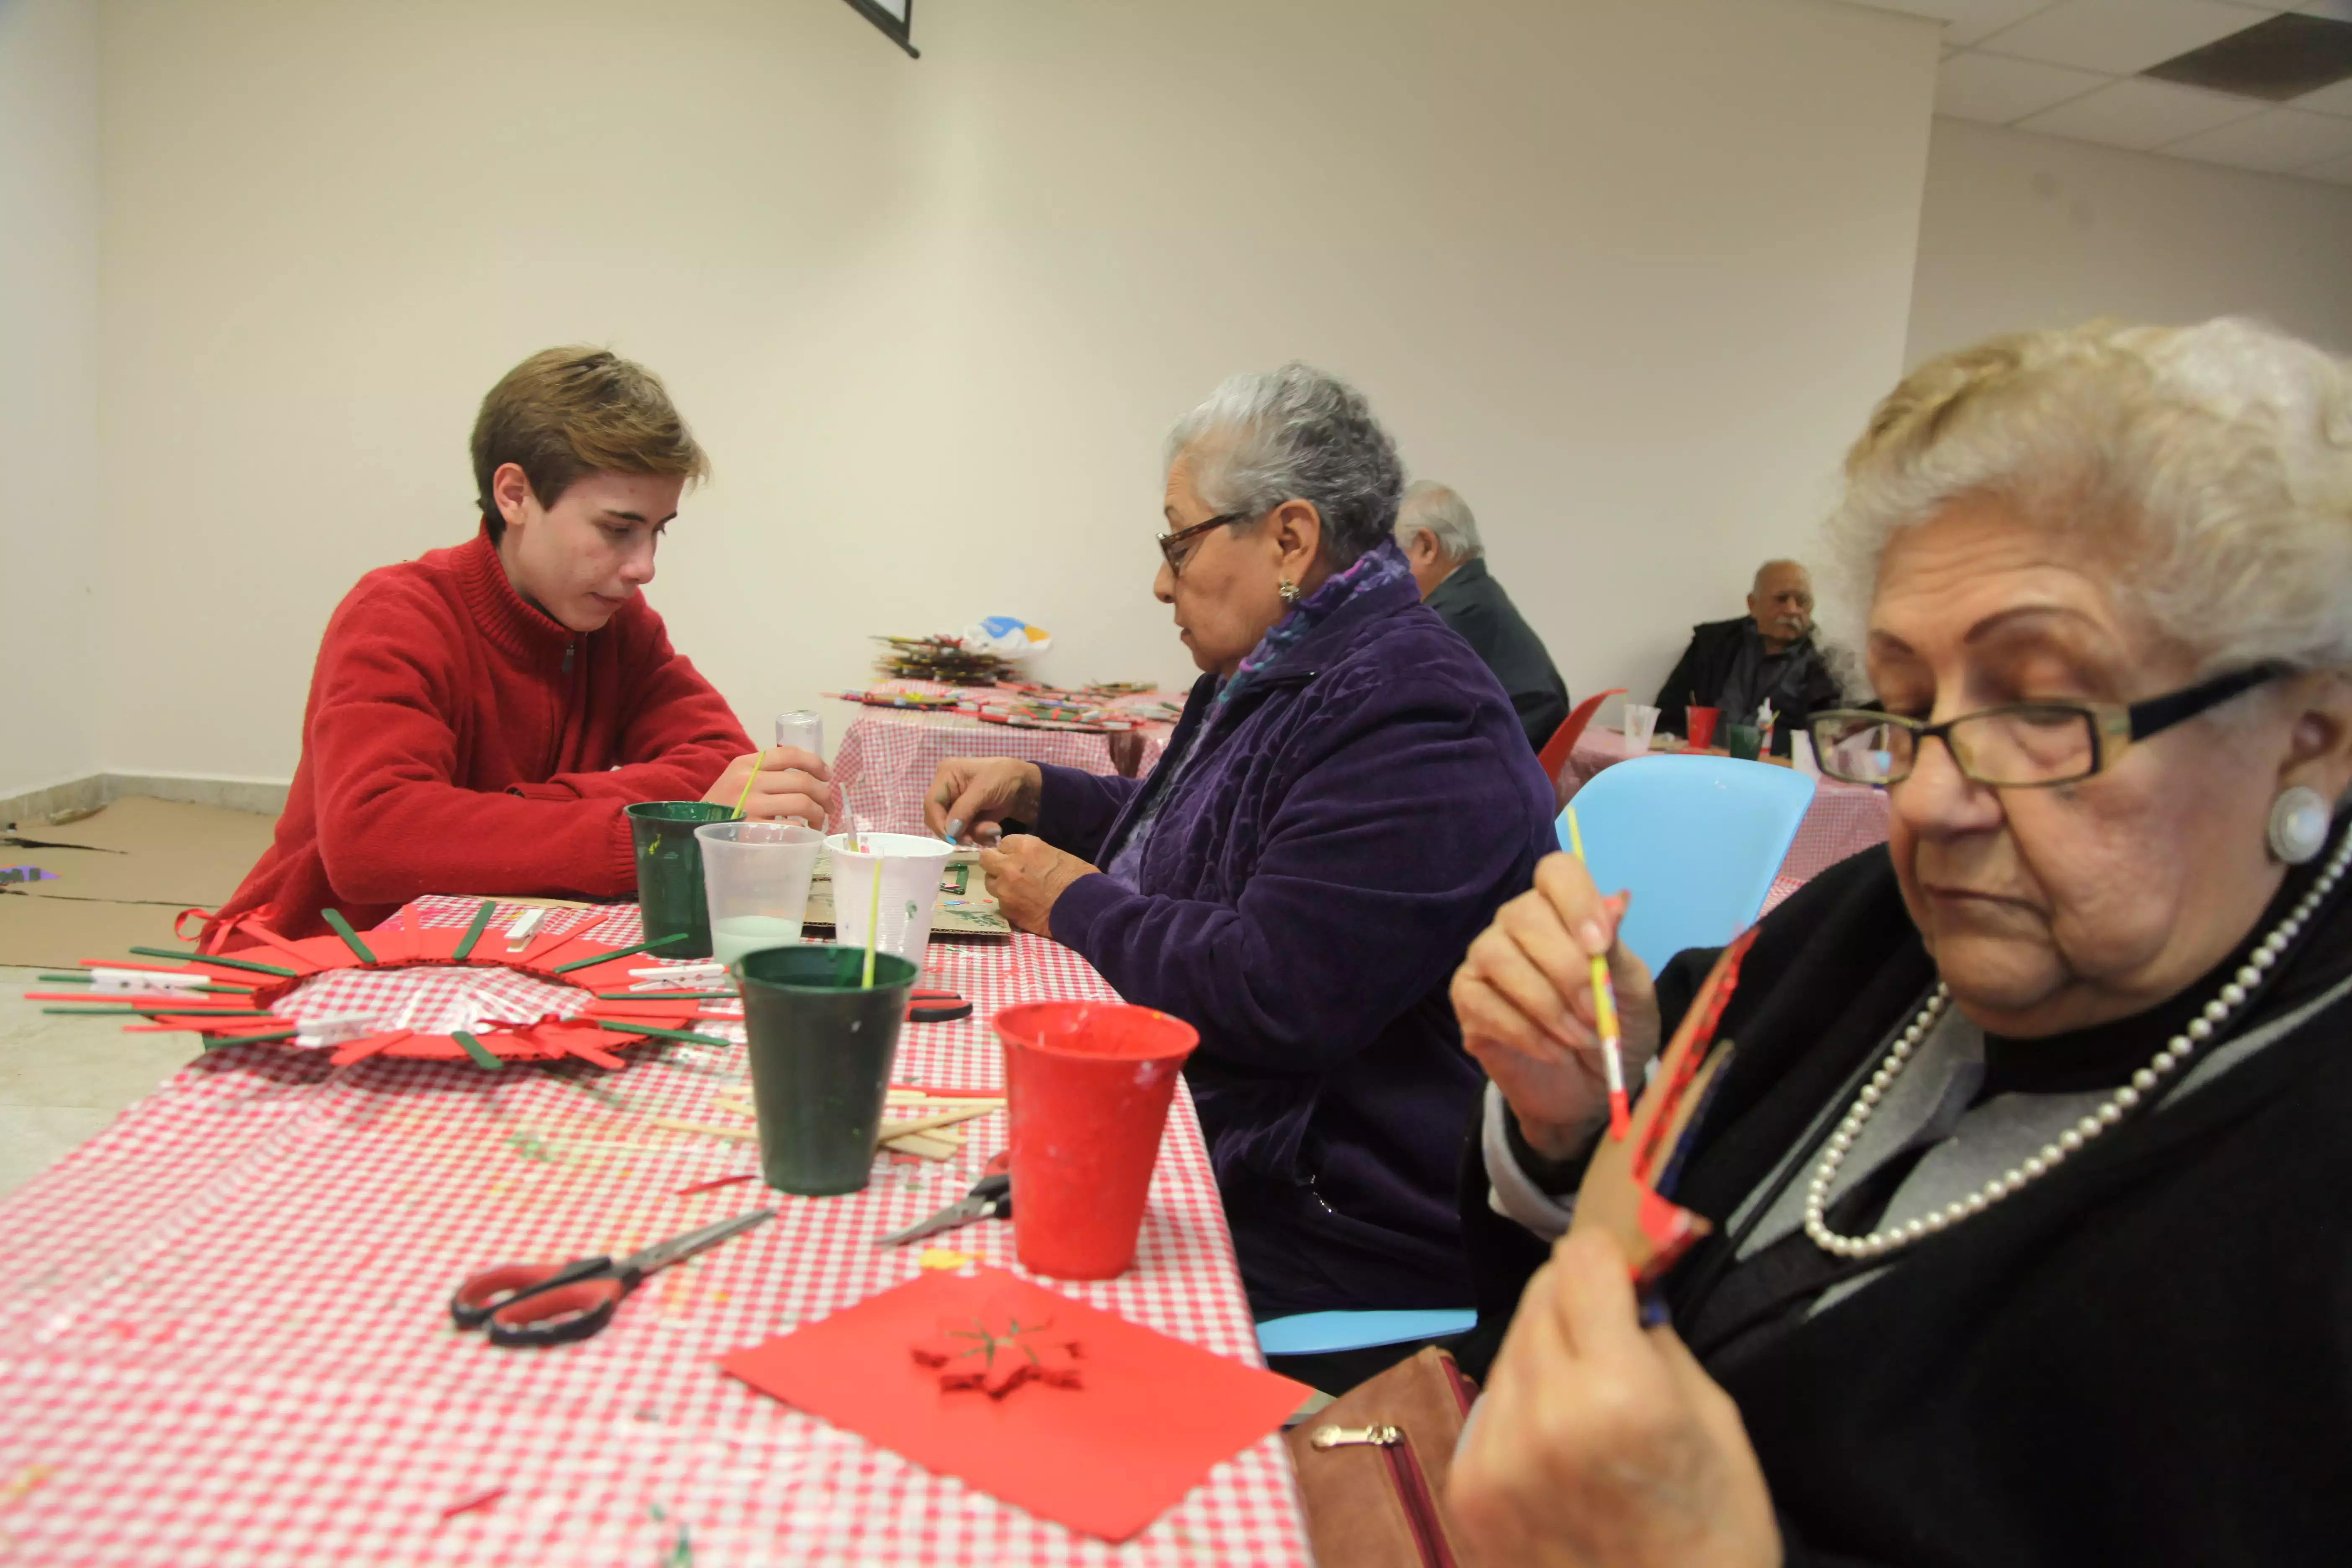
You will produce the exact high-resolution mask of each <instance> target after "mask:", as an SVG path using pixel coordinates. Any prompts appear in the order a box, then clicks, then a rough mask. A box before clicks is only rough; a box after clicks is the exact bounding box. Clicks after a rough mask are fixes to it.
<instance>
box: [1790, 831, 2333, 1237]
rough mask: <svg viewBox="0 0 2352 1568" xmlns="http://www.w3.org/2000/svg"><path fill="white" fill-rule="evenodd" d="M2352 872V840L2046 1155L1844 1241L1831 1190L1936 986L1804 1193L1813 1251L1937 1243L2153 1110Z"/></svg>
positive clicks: (1923, 1021) (1934, 1003) (1938, 993)
mask: <svg viewBox="0 0 2352 1568" xmlns="http://www.w3.org/2000/svg"><path fill="white" fill-rule="evenodd" d="M2347 868H2352V833H2347V834H2346V835H2345V837H2344V841H2343V842H2342V843H2341V844H2339V845H2338V846H2337V847H2336V853H2335V855H2334V856H2332V857H2331V858H2329V860H2328V862H2327V865H2326V868H2325V869H2324V870H2322V871H2321V872H2320V874H2319V879H2318V880H2317V881H2315V882H2314V883H2313V884H2312V885H2311V889H2310V890H2309V891H2307V892H2305V894H2304V896H2303V897H2302V899H2300V900H2297V902H2296V903H2295V906H2294V910H2291V911H2290V912H2289V913H2288V915H2287V917H2286V918H2285V919H2284V920H2283V921H2279V923H2278V926H2277V928H2276V929H2275V930H2273V931H2272V932H2271V933H2270V935H2268V936H2267V937H2264V938H2263V941H2262V943H2261V945H2260V946H2258V947H2256V948H2255V949H2254V951H2253V952H2251V953H2249V954H2248V955H2247V957H2246V962H2245V963H2242V964H2241V965H2240V966H2239V968H2238V972H2237V973H2236V974H2234V975H2232V976H2231V978H2230V980H2229V981H2228V983H2227V984H2224V985H2223V986H2222V987H2221V994H2219V995H2217V996H2216V997H2214V998H2213V1000H2211V1001H2210V1002H2208V1003H2206V1004H2205V1007H2204V1010H2203V1011H2202V1012H2201V1013H2200V1014H2199V1015H2198V1016H2196V1017H2194V1018H2192V1019H2190V1020H2189V1026H2188V1027H2187V1028H2186V1029H2184V1030H2182V1031H2181V1032H2180V1033H2179V1034H2177V1035H2175V1036H2173V1037H2172V1038H2171V1039H2169V1040H2168V1041H2166V1042H2165V1045H2164V1048H2163V1049H2162V1050H2160V1051H2158V1052H2157V1053H2156V1055H2155V1057H2154V1058H2151V1059H2150V1060H2149V1062H2148V1064H2147V1066H2146V1067H2144V1068H2140V1069H2139V1070H2138V1071H2137V1072H2136V1073H2134V1074H2132V1076H2131V1081H2130V1082H2129V1083H2126V1084H2125V1085H2124V1086H2123V1087H2122V1088H2121V1089H2116V1091H2115V1093H2113V1094H2111V1095H2109V1096H2108V1097H2107V1100H2106V1103H2105V1104H2104V1105H2102V1106H2100V1107H2099V1108H2098V1110H2095V1111H2092V1112H2091V1113H2090V1114H2089V1115H2087V1116H2084V1117H2083V1118H2082V1119H2081V1120H2080V1121H2076V1122H2075V1123H2074V1126H2072V1127H2069V1128H2068V1129H2066V1131H2063V1132H2061V1133H2060V1134H2058V1141H2057V1142H2054V1143H2044V1144H2043V1145H2042V1149H2041V1152H2038V1153H2036V1154H2032V1155H2030V1156H2028V1157H2027V1158H2026V1159H2025V1160H2023V1161H2021V1162H2020V1163H2017V1164H2015V1165H2011V1167H2010V1168H2009V1169H2008V1170H2006V1171H2004V1172H2002V1173H2000V1175H1998V1176H1996V1177H1994V1178H1993V1179H1992V1180H1991V1181H1990V1182H1987V1183H1986V1184H1984V1185H1983V1186H1981V1187H1979V1188H1978V1189H1977V1190H1976V1191H1975V1192H1973V1193H1970V1194H1969V1195H1968V1196H1967V1197H1965V1198H1960V1199H1958V1200H1956V1201H1954V1202H1952V1203H1948V1204H1946V1205H1944V1206H1943V1207H1942V1208H1940V1209H1934V1210H1931V1211H1929V1212H1928V1213H1927V1214H1924V1215H1920V1216H1919V1217H1918V1218H1916V1219H1912V1220H1906V1221H1905V1222H1904V1223H1903V1224H1901V1225H1897V1226H1887V1227H1886V1228H1885V1229H1883V1230H1874V1231H1872V1232H1871V1233H1870V1234H1869V1235H1868V1236H1840V1235H1838V1234H1837V1233H1836V1232H1835V1231H1833V1230H1832V1229H1831V1228H1830V1227H1829V1221H1828V1219H1827V1218H1826V1217H1825V1215H1826V1214H1827V1211H1828V1209H1829V1204H1830V1189H1831V1187H1832V1185H1833V1184H1835V1182H1836V1179H1837V1173H1838V1167H1839V1166H1840V1165H1842V1164H1843V1163H1845V1157H1846V1155H1847V1154H1848V1153H1850V1152H1852V1151H1853V1146H1854V1143H1855V1142H1856V1140H1858V1139H1859V1138H1860V1137H1861V1136H1862V1130H1863V1128H1864V1126H1865V1125H1866V1124H1867V1123H1868V1122H1869V1121H1870V1118H1871V1115H1872V1113H1873V1112H1874V1111H1875V1110H1877V1109H1878V1105H1879V1102H1880V1101H1881V1100H1885V1098H1886V1094H1887V1091H1888V1090H1889V1089H1892V1088H1893V1087H1894V1084H1895V1079H1898V1078H1900V1077H1902V1076H1903V1069H1904V1068H1906V1066H1908V1065H1909V1064H1910V1060H1911V1056H1912V1053H1913V1052H1915V1051H1916V1050H1917V1049H1918V1048H1919V1042H1920V1041H1922V1040H1924V1039H1926V1038H1927V1036H1928V1035H1929V1033H1930V1032H1932V1031H1933V1029H1934V1028H1935V1026H1936V1021H1937V1019H1938V1018H1940V1017H1941V1016H1943V1012H1944V1009H1945V1007H1946V1006H1948V1005H1949V1004H1950V1001H1951V993H1950V991H1949V990H1948V989H1947V988H1946V987H1945V986H1944V984H1942V983H1941V982H1940V981H1939V982H1937V985H1936V989H1935V991H1934V993H1933V994H1930V995H1929V996H1928V998H1927V1005H1925V1006H1923V1007H1921V1008H1920V1009H1919V1012H1918V1016H1916V1017H1914V1018H1913V1019H1912V1020H1911V1022H1910V1024H1909V1025H1908V1026H1906V1028H1905V1029H1904V1031H1903V1033H1902V1035H1901V1036H1900V1037H1897V1038H1896V1040H1895V1044H1894V1046H1893V1047H1892V1048H1890V1049H1889V1050H1888V1051H1887V1053H1886V1057H1885V1060H1883V1061H1881V1062H1880V1063H1879V1064H1878V1070H1877V1071H1876V1072H1874V1073H1873V1074H1872V1075H1871V1078H1870V1081H1869V1082H1868V1083H1866V1084H1864V1086H1863V1089H1862V1093H1861V1095H1860V1096H1859V1097H1858V1098H1857V1099H1856V1100H1854V1102H1853V1109H1852V1110H1848V1111H1847V1112H1846V1113H1845V1120H1844V1121H1841V1122H1839V1123H1838V1127H1837V1131H1834V1132H1832V1133H1831V1134H1830V1141H1829V1143H1828V1145H1827V1146H1826V1147H1825V1148H1824V1150H1823V1151H1822V1163H1820V1164H1819V1165H1818V1166H1816V1167H1814V1170H1813V1176H1812V1180H1811V1182H1810V1183H1808V1184H1807V1185H1806V1188H1805V1234H1806V1235H1807V1236H1809V1237H1812V1238H1813V1245H1815V1246H1816V1247H1820V1248H1821V1249H1822V1251H1824V1252H1831V1253H1835V1254H1836V1255H1837V1256H1838V1257H1840V1258H1880V1257H1884V1256H1885V1255H1886V1254H1887V1253H1890V1252H1895V1251H1897V1250H1899V1249H1900V1248H1902V1247H1908V1246H1910V1245H1911V1244H1912V1243H1913V1242H1915V1241H1917V1240H1919V1239H1920V1238H1922V1237H1929V1236H1933V1235H1935V1234H1936V1233H1937V1232H1938V1231H1940V1230H1944V1229H1946V1228H1948V1227H1949V1226H1954V1225H1957V1224H1958V1223H1959V1222H1960V1221H1962V1220H1964V1219H1968V1218H1970V1217H1971V1216H1973V1215H1980V1214H1982V1213H1984V1211H1985V1210H1987V1209H1989V1208H1990V1207H1991V1206H1992V1205H1995V1204H1997V1203H1999V1202H2000V1200H2001V1199H2003V1198H2005V1197H2008V1196H2009V1195H2010V1194H2012V1193H2015V1192H2017V1191H2018V1190H2019V1189H2021V1188H2022V1187H2024V1186H2026V1185H2027V1184H2030V1183H2032V1182H2033V1181H2036V1180H2038V1179H2039V1178H2041V1177H2042V1176H2046V1175H2048V1174H2049V1173H2051V1172H2052V1171H2054V1170H2056V1169H2057V1168H2058V1167H2059V1166H2060V1165H2062V1164H2063V1163H2065V1162H2066V1159H2067V1157H2068V1156H2070V1155H2072V1154H2074V1153H2076V1152H2079V1151H2080V1150H2081V1149H2082V1148H2083V1147H2084V1145H2085V1144H2087V1143H2089V1142H2091V1141H2092V1140H2093V1139H2095V1138H2096V1137H2098V1136H2099V1135H2100V1134H2101V1133H2104V1132H2105V1131H2107V1130H2108V1129H2109V1128H2111V1127H2113V1126H2115V1125H2116V1123H2117V1122H2120V1121H2123V1119H2124V1117H2125V1116H2126V1114H2127V1113H2128V1112H2130V1111H2131V1110H2134V1109H2135V1108H2137V1107H2138V1106H2139V1105H2141V1104H2142V1103H2144V1102H2145V1103H2153V1102H2154V1100H2153V1096H2154V1091H2155V1089H2156V1088H2157V1086H2158V1085H2159V1084H2161V1083H2162V1082H2163V1081H2164V1080H2165V1079H2167V1078H2168V1077H2169V1076H2170V1075H2171V1074H2172V1073H2173V1072H2175V1071H2176V1070H2178V1069H2179V1067H2180V1065H2181V1064H2182V1063H2184V1062H2186V1061H2187V1060H2188V1059H2189V1057H2190V1056H2191V1055H2192V1054H2194V1052H2195V1051H2196V1050H2197V1048H2198V1047H2200V1046H2201V1045H2203V1044H2204V1043H2205V1042H2206V1041H2208V1040H2210V1039H2211V1038H2213V1037H2214V1035H2215V1034H2216V1032H2217V1031H2219V1030H2220V1028H2221V1025H2222V1024H2223V1022H2225V1021H2226V1020H2227V1019H2228V1018H2229V1016H2230V1015H2231V1014H2232V1013H2234V1012H2236V1011H2237V1010H2238V1009H2239V1008H2240V1007H2242V1006H2243V1005H2245V1002H2246V998H2247V996H2248V995H2249V994H2251V993H2252V991H2253V989H2254V987H2255V986H2256V985H2258V984H2261V982H2262V978H2263V973H2264V972H2265V971H2266V970H2268V969H2270V968H2271V966H2272V965H2273V964H2275V963H2278V961H2279V957H2280V955H2281V954H2283V953H2284V952H2286V949H2287V944H2288V943H2290V942H2293V941H2294V939H2295V938H2296V937H2297V936H2298V935H2300V934H2301V933H2302V931H2303V928H2304V925H2305V922H2306V921H2309V920H2310V919H2311V917H2312V915H2313V914H2314V913H2315V912H2316V911H2317V910H2318V908H2319V906H2320V903H2321V901H2322V900H2325V899H2326V897H2327V895H2328V894H2329V893H2330V892H2331V891H2333V890H2334V889H2335V887H2336V883H2337V882H2338V881H2340V880H2342V879H2343V877H2344V873H2345V871H2346V869H2347Z"/></svg>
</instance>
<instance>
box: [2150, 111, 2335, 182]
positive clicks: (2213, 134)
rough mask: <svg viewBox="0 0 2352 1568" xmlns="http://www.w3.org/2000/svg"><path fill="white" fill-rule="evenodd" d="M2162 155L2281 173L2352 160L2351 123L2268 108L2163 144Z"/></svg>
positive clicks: (2323, 115)
mask: <svg viewBox="0 0 2352 1568" xmlns="http://www.w3.org/2000/svg"><path fill="white" fill-rule="evenodd" d="M2164 151H2165V152H2166V153H2168V154H2169V155H2170V156H2173V157H2177V158H2195V159H2199V160H2200V161H2201V162H2204V163H2228V164H2231V166H2233V167H2235V168H2240V169H2266V170H2268V171H2270V172H2271V173H2272V174H2287V173H2289V172H2291V171H2293V170H2297V169H2307V168H2309V167H2311V166H2312V165H2313V164H2315V163H2326V162H2328V161H2330V160H2331V159H2336V158H2352V120H2338V119H2336V118H2335V117H2334V116H2332V115H2326V114H2305V113H2303V112H2302V111H2301V110H2294V109H2266V110H2263V111H2262V112H2261V113H2260V114H2257V115H2255V116H2253V117H2252V119H2248V120H2241V121H2238V122H2237V123H2235V124H2233V125H2224V126H2222V127H2221V128H2220V129H2219V130H2215V131H2206V132H2199V133H2198V134H2197V135H2195V136H2190V137H2187V138H2185V139H2183V140H2181V141H2179V142H2167V143H2166V144H2165V147H2164Z"/></svg>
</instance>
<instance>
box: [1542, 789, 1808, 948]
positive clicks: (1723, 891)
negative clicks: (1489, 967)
mask: <svg viewBox="0 0 2352 1568" xmlns="http://www.w3.org/2000/svg"><path fill="white" fill-rule="evenodd" d="M1573 804H1574V805H1575V807H1576V820H1577V825H1578V826H1580V827H1581V828H1583V830H1584V856H1585V859H1586V860H1587V862H1588V863H1589V864H1590V865H1591V868H1592V880H1593V882H1594V883H1595V884H1596V885H1597V886H1599V888H1600V889H1601V891H1602V892H1604V893H1613V892H1615V891H1616V890H1617V889H1620V888H1629V889H1633V905H1632V907H1631V908H1629V909H1628V910H1626V911H1625V923H1624V924H1623V925H1622V927H1620V928H1619V930H1620V933H1621V936H1622V941H1623V942H1624V943H1625V945H1626V946H1627V947H1629V948H1631V949H1633V952H1634V953H1635V954H1636V955H1638V956H1639V957H1640V959H1641V960H1642V962H1643V963H1646V964H1648V965H1649V966H1650V968H1651V969H1652V970H1653V971H1654V970H1656V969H1657V968H1658V967H1659V966H1660V965H1661V964H1663V963H1665V962H1666V961H1667V960H1668V959H1670V958H1672V957H1674V955H1675V954H1676V953H1678V952H1682V951H1683V950H1684V949H1685V948H1692V947H1719V946H1721V945H1722V944H1723V943H1725V942H1729V941H1730V940H1731V939H1732V938H1733V937H1734V936H1737V935H1738V933H1739V932H1740V931H1742V930H1744V929H1745V928H1746V927H1747V926H1748V924H1749V923H1750V922H1752V921H1754V920H1755V919H1756V914H1757V911H1758V910H1761V909H1762V908H1763V907H1764V899H1765V896H1766V895H1767V894H1769V892H1771V890H1772V879H1773V877H1774V875H1775V874H1776V873H1778V872H1779V870H1780V862H1781V861H1782V860H1784V859H1786V858H1788V854H1789V845H1790V841H1791V840H1793V839H1794V838H1795V837H1797V825H1798V824H1799V823H1801V822H1802V821H1803V820H1804V818H1805V811H1806V808H1807V807H1809V806H1811V805H1812V804H1813V781H1812V780H1811V779H1809V778H1807V777H1806V776H1805V775H1804V774H1802V773H1798V772H1797V771H1796V770H1794V769H1793V768H1779V767H1774V766H1772V765H1771V764H1769V763H1747V762H1741V761H1739V760H1738V758H1735V757H1674V756H1662V757H1635V758H1633V760H1632V761H1630V762H1622V763H1618V764H1617V765H1616V766H1614V767H1610V768H1603V769H1602V770H1601V772H1600V773H1596V774H1595V775H1593V778H1592V782H1591V783H1590V784H1586V785H1585V786H1584V787H1583V788H1582V789H1580V790H1579V791H1577V792H1576V799H1575V801H1574V803H1573ZM1559 844H1560V847H1561V848H1563V849H1565V848H1567V847H1568V813H1566V812H1565V811H1563V812H1561V813H1560V815H1559Z"/></svg>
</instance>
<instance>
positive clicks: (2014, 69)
mask: <svg viewBox="0 0 2352 1568" xmlns="http://www.w3.org/2000/svg"><path fill="white" fill-rule="evenodd" d="M2113 79H2114V78H2112V77H2104V76H2101V75H2100V74H2099V73H2098V72H2096V71H2078V70H2074V69H2073V68H2069V67H2066V66H2045V65H2043V64H2042V63H2041V62H2040V61H2039V60H2006V59H2002V58H2000V56H1998V55H1985V54H1979V53H1977V52H1976V51H1974V50H1969V51H1967V52H1965V53H1962V54H1957V55H1954V56H1953V57H1952V58H1949V59H1948V60H1946V61H1945V62H1944V63H1943V64H1942V65H1941V66H1939V67H1937V70H1936V112H1937V113H1938V114H1948V115H1950V116H1952V117H1953V118H1954V119H1956V120H1974V121H1981V122H1983V123H1985V124H1989V125H2007V124H2008V123H2010V122H2011V121H2013V120H2021V119H2022V118H2024V117H2025V116H2026V115H2029V114H2032V112H2034V110H2041V109H2048V108H2050V107H2051V106H2052V105H2053V104H2060V103H2063V102H2065V101H2066V100H2068V99H2070V98H2080V97H2082V96H2083V94H2084V93H2086V92H2090V91H2093V90H2095V89H2098V88H2101V87H2105V85H2106V84H2107V83H2108V82H2110V81H2112V80H2113Z"/></svg>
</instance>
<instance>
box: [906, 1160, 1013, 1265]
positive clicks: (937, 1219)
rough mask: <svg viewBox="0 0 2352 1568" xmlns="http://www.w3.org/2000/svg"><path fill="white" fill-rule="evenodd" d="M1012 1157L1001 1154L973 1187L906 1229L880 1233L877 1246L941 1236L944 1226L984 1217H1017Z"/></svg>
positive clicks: (950, 1227)
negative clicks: (1009, 1167)
mask: <svg viewBox="0 0 2352 1568" xmlns="http://www.w3.org/2000/svg"><path fill="white" fill-rule="evenodd" d="M1008 1163H1009V1157H1008V1156H1006V1155H1003V1154H999V1155H997V1156H996V1157H995V1158H994V1159H992V1160H991V1161H989V1163H988V1165H987V1168H986V1170H985V1171H984V1172H983V1173H982V1175H981V1178H980V1180H978V1181H976V1182H974V1183H973V1184H971V1191H970V1192H969V1193H966V1194H964V1195H963V1196H962V1197H961V1199H959V1200H958V1201H956V1202H954V1203H951V1204H950V1205H948V1206H947V1207H945V1208H943V1209H941V1210H940V1212H939V1213H937V1214H935V1215H931V1216H930V1217H929V1219H920V1220H917V1221H916V1222H915V1223H914V1224H912V1225H910V1226H908V1227H907V1228H906V1229H904V1230H894V1231H892V1232H891V1233H890V1234H889V1235H887V1236H883V1237H876V1238H875V1240H874V1245H875V1246H877V1247H904V1246H906V1245H907V1243H908V1242H910V1241H920V1240H921V1239H922V1238H923V1237H927V1236H937V1235H939V1233H940V1232H941V1231H943V1230H956V1229H959V1228H961V1227H962V1226H967V1225H972V1224H976V1223H977V1222H979V1221H981V1220H984V1219H1010V1218H1012V1217H1013V1175H1012V1173H1011V1172H1010V1171H1009V1170H1008V1169H1007V1168H1006V1167H1007V1165H1008Z"/></svg>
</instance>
